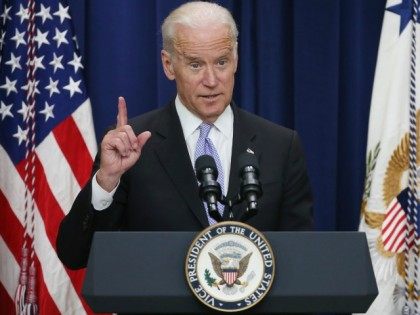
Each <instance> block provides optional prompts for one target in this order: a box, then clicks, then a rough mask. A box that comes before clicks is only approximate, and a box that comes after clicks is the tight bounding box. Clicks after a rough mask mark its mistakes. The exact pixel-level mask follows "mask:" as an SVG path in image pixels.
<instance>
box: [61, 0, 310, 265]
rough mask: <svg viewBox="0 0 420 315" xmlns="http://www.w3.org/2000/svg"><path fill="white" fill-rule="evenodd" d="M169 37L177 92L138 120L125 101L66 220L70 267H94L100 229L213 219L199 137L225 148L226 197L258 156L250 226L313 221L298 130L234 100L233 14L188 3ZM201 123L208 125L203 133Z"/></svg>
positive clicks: (168, 68) (166, 64)
mask: <svg viewBox="0 0 420 315" xmlns="http://www.w3.org/2000/svg"><path fill="white" fill-rule="evenodd" d="M162 35H163V50H162V54H161V57H162V64H163V68H164V71H165V74H166V76H167V77H168V79H170V80H175V81H176V86H177V97H176V99H175V100H174V101H172V102H171V103H170V104H169V105H168V106H167V107H164V108H161V109H157V110H155V111H152V112H149V113H147V114H144V115H142V116H139V117H136V118H134V119H132V120H130V121H127V109H126V104H125V101H124V99H123V98H120V99H119V102H118V117H117V125H116V127H115V128H114V129H112V130H110V131H109V132H108V133H107V134H106V135H105V137H104V139H103V140H102V143H101V148H100V153H99V154H98V156H97V158H96V160H95V163H94V171H93V174H94V175H93V177H92V179H91V181H90V182H89V183H88V184H87V185H86V186H85V187H84V188H83V189H82V191H81V192H80V194H79V195H78V197H77V199H76V201H75V202H74V204H73V207H72V209H71V211H70V212H69V214H68V215H67V216H66V217H65V218H64V220H63V222H62V223H61V226H60V231H59V235H58V239H57V249H58V254H59V257H60V259H61V260H62V261H63V262H64V263H65V264H66V265H67V266H69V267H71V268H81V267H84V266H85V265H86V262H87V257H88V254H89V250H90V243H91V239H92V236H93V233H94V231H98V230H155V231H162V230H194V231H195V230H197V231H198V230H201V229H203V228H204V227H206V226H208V225H209V224H212V223H214V221H213V220H212V219H211V218H210V217H209V215H208V212H207V211H206V208H205V206H204V205H203V202H202V201H201V200H200V198H199V191H198V185H197V179H196V177H195V172H194V168H193V165H194V161H195V159H196V157H197V152H199V149H198V143H199V142H200V141H204V142H206V141H207V145H210V146H211V147H212V148H213V149H214V151H216V152H217V153H216V155H217V158H216V160H217V161H218V162H219V163H218V168H219V173H221V176H220V178H219V181H220V184H221V186H222V187H225V188H224V189H223V193H224V194H226V195H227V196H228V197H233V196H235V195H236V194H237V193H238V189H239V166H238V161H237V158H238V155H240V154H241V153H242V152H246V151H247V152H251V153H253V154H255V155H256V157H257V159H258V161H259V164H260V181H261V183H262V189H263V192H264V193H263V196H262V197H261V199H260V200H259V213H258V215H256V216H254V217H252V218H251V219H250V220H248V221H247V223H248V224H250V225H253V226H255V227H256V228H258V229H261V230H305V229H310V228H311V224H312V195H311V190H310V185H309V180H308V176H307V172H306V166H305V161H304V156H303V152H302V149H301V147H300V142H299V139H298V136H297V134H296V132H294V131H292V130H289V129H287V128H284V127H281V126H278V125H275V124H273V123H270V122H268V121H266V120H264V119H262V118H259V117H257V116H255V115H252V114H249V113H246V112H245V111H243V110H241V109H239V108H238V107H236V106H235V105H234V104H233V102H232V93H233V86H234V75H235V72H236V69H237V62H238V56H237V36H238V31H237V29H236V25H235V22H234V20H233V18H232V16H231V15H230V13H229V12H228V11H227V10H226V9H224V8H222V7H220V6H219V5H217V4H214V3H206V2H193V3H187V4H185V5H183V6H181V7H179V8H178V9H176V10H174V11H173V12H172V13H171V14H170V15H169V16H168V17H167V18H166V20H165V22H164V23H163V25H162ZM203 126H207V127H208V130H210V131H207V132H208V134H206V135H204V136H203V133H202V130H203ZM200 150H201V149H200ZM244 211H245V206H244V205H239V206H236V207H234V209H233V212H234V215H235V217H240V215H241V213H243V212H244ZM222 215H223V217H224V218H227V213H226V211H225V212H224V213H222Z"/></svg>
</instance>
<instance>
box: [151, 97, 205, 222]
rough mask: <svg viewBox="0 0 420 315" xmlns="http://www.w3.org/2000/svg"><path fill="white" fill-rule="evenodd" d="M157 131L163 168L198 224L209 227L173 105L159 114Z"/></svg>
mask: <svg viewBox="0 0 420 315" xmlns="http://www.w3.org/2000/svg"><path fill="white" fill-rule="evenodd" d="M156 132H157V133H158V134H159V135H160V136H161V137H162V141H161V142H160V143H159V144H158V145H157V146H156V153H157V155H158V157H159V160H160V162H161V164H162V167H163V168H164V169H165V171H166V173H167V174H168V176H169V177H170V179H171V180H172V182H173V183H174V185H175V187H176V189H177V190H178V191H179V193H180V195H181V196H182V198H183V199H184V200H185V202H186V203H187V205H188V207H189V208H190V210H191V211H192V213H193V214H194V215H195V216H196V217H197V219H198V220H199V221H200V223H201V225H202V226H203V227H206V226H208V225H209V223H208V219H207V216H206V213H205V210H204V205H203V203H202V202H201V200H200V198H199V194H198V185H197V180H196V177H195V174H194V170H193V168H192V165H191V160H190V156H189V154H188V149H187V145H186V143H185V139H184V134H183V132H182V127H181V123H180V121H179V118H178V115H177V113H176V109H175V105H174V103H173V102H172V104H170V105H169V106H168V108H167V110H166V111H165V112H164V114H163V115H162V117H161V119H160V121H159V124H158V126H157V130H156Z"/></svg>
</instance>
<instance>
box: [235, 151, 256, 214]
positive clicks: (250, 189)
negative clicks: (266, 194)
mask: <svg viewBox="0 0 420 315" xmlns="http://www.w3.org/2000/svg"><path fill="white" fill-rule="evenodd" d="M259 173H260V172H259V166H258V161H257V157H256V156H255V155H254V154H251V153H248V152H244V153H242V154H241V155H240V156H239V176H240V178H241V188H240V196H241V198H242V200H245V201H246V204H247V207H246V212H245V213H244V215H243V217H242V219H244V217H245V219H248V218H250V217H251V216H253V215H255V214H256V213H257V211H258V202H257V200H258V198H259V197H261V195H262V188H261V184H260V181H259V180H258V176H259Z"/></svg>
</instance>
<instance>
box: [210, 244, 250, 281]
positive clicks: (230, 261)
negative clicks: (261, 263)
mask: <svg viewBox="0 0 420 315" xmlns="http://www.w3.org/2000/svg"><path fill="white" fill-rule="evenodd" d="M251 255H252V252H251V253H249V254H247V255H246V256H245V257H243V258H242V259H241V260H240V261H238V260H237V259H234V258H229V257H225V258H222V259H219V258H218V257H216V256H215V255H214V254H212V253H210V252H209V256H210V259H211V263H212V265H213V270H214V272H215V273H216V274H217V275H218V276H219V277H220V278H222V280H221V281H220V282H219V283H217V285H223V284H226V286H228V287H233V285H235V284H237V285H243V286H246V285H247V283H246V282H245V281H244V282H242V281H240V280H239V278H240V277H242V276H243V275H244V273H245V271H246V270H247V268H248V264H249V259H250V258H251Z"/></svg>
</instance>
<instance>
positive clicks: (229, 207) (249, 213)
mask: <svg viewBox="0 0 420 315" xmlns="http://www.w3.org/2000/svg"><path fill="white" fill-rule="evenodd" d="M218 201H219V202H220V203H221V204H222V205H224V206H225V209H224V211H227V212H228V219H227V220H229V221H240V222H244V221H247V220H249V219H250V218H252V217H253V216H254V215H256V214H257V212H258V210H257V208H256V207H255V208H251V209H249V208H248V207H246V210H245V212H244V213H243V214H242V216H241V217H240V219H239V220H237V219H235V217H234V214H233V206H236V205H238V204H240V203H242V201H244V199H242V197H241V194H239V193H238V194H237V195H236V196H235V197H234V198H232V199H228V198H227V197H226V196H224V195H221V197H220V200H218ZM217 214H219V212H218V211H217ZM210 216H211V217H212V218H213V219H215V220H216V221H217V222H220V221H218V220H217V219H216V218H215V217H213V216H212V214H210ZM219 217H220V214H219ZM221 221H226V220H223V218H222V220H221Z"/></svg>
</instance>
